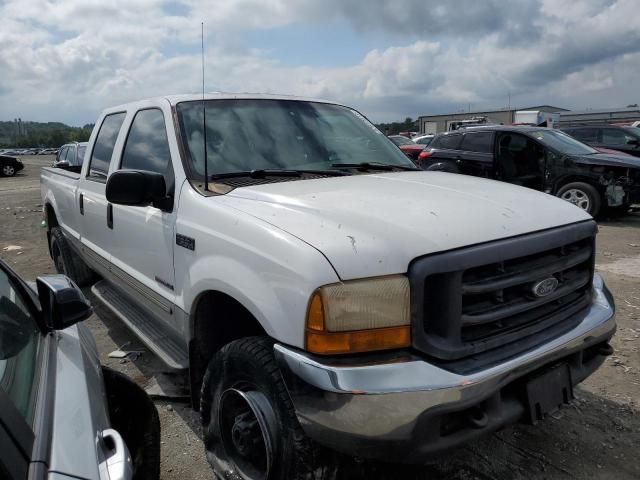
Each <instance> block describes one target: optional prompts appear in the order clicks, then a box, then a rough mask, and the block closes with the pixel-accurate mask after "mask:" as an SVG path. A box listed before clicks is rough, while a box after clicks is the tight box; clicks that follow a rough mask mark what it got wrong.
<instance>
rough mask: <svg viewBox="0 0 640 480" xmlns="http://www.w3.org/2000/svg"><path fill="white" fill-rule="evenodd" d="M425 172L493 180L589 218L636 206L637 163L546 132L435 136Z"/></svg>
mask: <svg viewBox="0 0 640 480" xmlns="http://www.w3.org/2000/svg"><path fill="white" fill-rule="evenodd" d="M418 161H419V164H420V166H421V167H422V168H423V169H425V170H432V171H433V170H436V171H446V172H454V173H462V174H467V175H475V176H479V177H486V178H493V179H496V180H502V181H505V182H509V183H513V184H516V185H521V186H524V187H529V188H533V189H535V190H539V191H543V192H546V193H550V194H552V195H556V196H557V197H560V198H562V199H563V200H566V201H568V202H571V203H573V204H574V205H576V206H578V207H580V208H581V209H583V210H585V211H587V212H588V213H590V214H591V215H592V216H594V217H595V216H597V215H598V214H599V213H600V212H601V211H603V209H605V208H608V209H609V211H611V210H614V211H616V210H617V211H626V210H628V208H629V206H630V205H631V204H633V203H638V202H640V160H638V159H636V158H633V157H630V156H628V155H622V154H620V155H615V154H607V153H601V152H600V151H598V150H596V149H594V148H593V147H590V146H589V145H586V144H584V143H582V142H580V141H578V140H576V139H575V138H572V137H571V136H569V135H567V134H566V133H564V132H562V131H559V130H554V129H552V128H540V127H520V126H519V127H516V126H503V125H500V126H491V127H476V128H468V129H465V131H463V132H459V131H456V132H449V133H443V134H440V135H438V136H437V137H436V138H435V139H434V140H433V141H432V142H431V145H430V147H429V148H428V149H427V150H425V151H424V152H423V153H422V154H421V155H420V157H419V159H418Z"/></svg>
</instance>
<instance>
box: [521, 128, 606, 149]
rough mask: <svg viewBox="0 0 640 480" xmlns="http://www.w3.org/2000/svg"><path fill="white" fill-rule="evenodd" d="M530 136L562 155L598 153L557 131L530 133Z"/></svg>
mask: <svg viewBox="0 0 640 480" xmlns="http://www.w3.org/2000/svg"><path fill="white" fill-rule="evenodd" d="M531 136H532V137H533V138H535V139H536V140H538V141H539V142H540V143H542V144H543V145H545V146H547V147H551V148H553V149H554V150H557V151H558V152H560V153H562V154H564V155H591V154H594V153H598V151H597V150H596V149H594V148H591V147H590V146H589V145H586V144H584V143H582V142H580V141H578V140H576V139H575V138H573V137H570V136H569V135H567V134H566V133H563V132H560V131H558V130H549V129H547V130H538V131H535V132H531Z"/></svg>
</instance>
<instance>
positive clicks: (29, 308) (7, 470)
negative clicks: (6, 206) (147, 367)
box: [0, 243, 160, 480]
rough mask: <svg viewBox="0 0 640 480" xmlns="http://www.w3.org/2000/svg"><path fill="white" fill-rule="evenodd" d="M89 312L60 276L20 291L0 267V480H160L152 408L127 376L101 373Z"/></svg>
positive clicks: (10, 272)
mask: <svg viewBox="0 0 640 480" xmlns="http://www.w3.org/2000/svg"><path fill="white" fill-rule="evenodd" d="M59 247H61V245H60V244H59V243H58V244H54V248H59ZM62 248H65V247H64V246H62ZM91 312H92V309H91V306H90V304H89V302H88V301H87V299H86V298H85V296H84V295H83V293H82V291H81V290H80V289H79V288H78V287H77V286H76V285H75V284H74V283H73V282H72V281H71V280H69V279H68V278H67V277H65V276H64V275H44V276H42V277H38V279H37V281H36V283H35V284H27V283H25V282H24V281H22V280H21V279H20V278H19V277H18V275H17V274H16V273H15V272H14V271H13V270H11V268H9V266H8V265H7V264H6V263H4V262H3V261H2V260H0V445H2V449H0V478H2V479H3V480H4V479H8V480H18V479H20V480H22V479H26V478H29V479H32V478H33V479H35V478H83V479H91V480H93V479H95V480H103V479H105V478H108V479H110V480H116V479H119V480H125V479H131V478H134V475H135V474H136V473H137V472H139V475H138V476H137V478H149V479H151V478H158V473H159V458H160V456H159V454H160V438H159V428H160V427H159V420H158V414H157V411H156V410H155V406H154V405H153V402H151V401H150V399H149V398H148V397H147V395H146V393H145V392H144V390H141V389H140V388H139V387H137V386H136V385H135V384H134V383H133V382H131V381H130V380H129V379H127V377H125V376H123V375H121V374H118V373H116V372H114V371H112V370H108V369H104V370H103V369H101V368H100V361H99V358H98V351H97V348H96V344H95V342H94V340H93V337H92V336H91V333H90V332H89V330H88V328H87V327H86V326H84V325H83V324H82V323H81V322H82V320H84V319H85V318H87V317H89V315H91Z"/></svg>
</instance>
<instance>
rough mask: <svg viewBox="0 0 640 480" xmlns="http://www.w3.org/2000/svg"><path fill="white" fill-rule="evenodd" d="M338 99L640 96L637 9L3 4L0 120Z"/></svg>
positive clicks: (388, 0) (439, 104)
mask: <svg viewBox="0 0 640 480" xmlns="http://www.w3.org/2000/svg"><path fill="white" fill-rule="evenodd" d="M202 21H204V22H205V49H206V87H207V90H208V91H215V90H220V91H232V92H270V93H290V94H298V95H306V96H313V97H320V98H327V99H332V100H338V101H340V102H343V103H346V104H349V105H352V106H355V107H357V108H358V109H360V110H361V111H362V112H363V113H365V114H366V115H367V116H369V118H371V119H372V120H374V121H387V120H395V119H404V117H406V116H411V117H416V116H418V115H420V114H426V113H447V112H451V111H460V110H467V109H468V108H469V106H471V109H472V110H478V109H487V108H501V107H505V106H506V105H507V103H508V96H509V92H510V93H511V104H512V105H516V106H527V105H535V104H552V105H558V106H564V107H567V108H599V107H613V106H626V105H627V104H630V103H638V102H640V90H639V88H638V85H639V84H640V82H639V80H640V2H638V1H637V0H511V1H509V2H506V1H500V0H485V1H477V0H457V1H442V0H437V1H432V0H215V1H208V2H198V1H195V0H179V1H171V2H169V1H161V0H98V1H94V0H63V1H52V0H0V120H8V119H13V118H14V117H21V118H22V119H28V120H38V121H53V120H60V121H64V122H67V123H70V124H72V125H82V124H84V123H89V122H93V121H94V120H95V117H96V116H97V114H98V113H99V111H100V110H101V109H103V108H105V107H108V106H111V105H115V104H118V103H123V102H127V101H130V100H136V99H140V98H144V97H148V96H154V95H163V94H171V93H185V92H197V91H199V90H200V88H201V77H200V22H202Z"/></svg>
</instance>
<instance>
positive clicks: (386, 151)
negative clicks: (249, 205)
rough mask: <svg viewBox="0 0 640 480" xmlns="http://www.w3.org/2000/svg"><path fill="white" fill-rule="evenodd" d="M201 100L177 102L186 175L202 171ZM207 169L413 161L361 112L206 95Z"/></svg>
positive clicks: (197, 175)
mask: <svg viewBox="0 0 640 480" xmlns="http://www.w3.org/2000/svg"><path fill="white" fill-rule="evenodd" d="M202 110H203V108H202V102H200V101H190V102H181V103H179V104H178V105H177V113H178V120H179V124H180V130H181V136H182V140H183V143H184V145H185V147H186V149H187V151H188V155H187V158H188V161H189V162H190V170H191V175H192V176H193V177H195V178H197V179H202V178H203V177H204V162H203V159H204V136H203V118H202ZM205 110H206V142H207V162H208V163H207V173H208V174H209V175H212V174H213V175H215V174H224V173H232V172H242V171H251V170H263V169H264V170H267V169H274V170H277V169H296V170H325V169H332V168H335V165H336V164H341V163H349V164H357V163H361V162H367V163H371V164H373V163H383V164H388V165H397V166H400V167H414V165H413V164H412V163H411V161H410V160H409V159H408V158H407V157H406V156H404V155H403V154H402V153H401V152H400V151H399V150H398V149H397V148H396V147H394V145H393V144H392V143H391V142H390V141H389V140H388V139H387V138H385V136H384V135H383V134H382V133H381V132H380V131H379V130H378V129H377V128H376V127H375V126H374V125H372V124H371V123H369V121H367V120H366V119H365V118H364V117H363V116H362V115H360V114H359V113H357V112H356V111H354V110H351V109H349V108H346V107H342V106H338V105H331V104H324V103H317V102H306V101H296V100H262V99H223V100H208V101H206V102H205Z"/></svg>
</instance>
